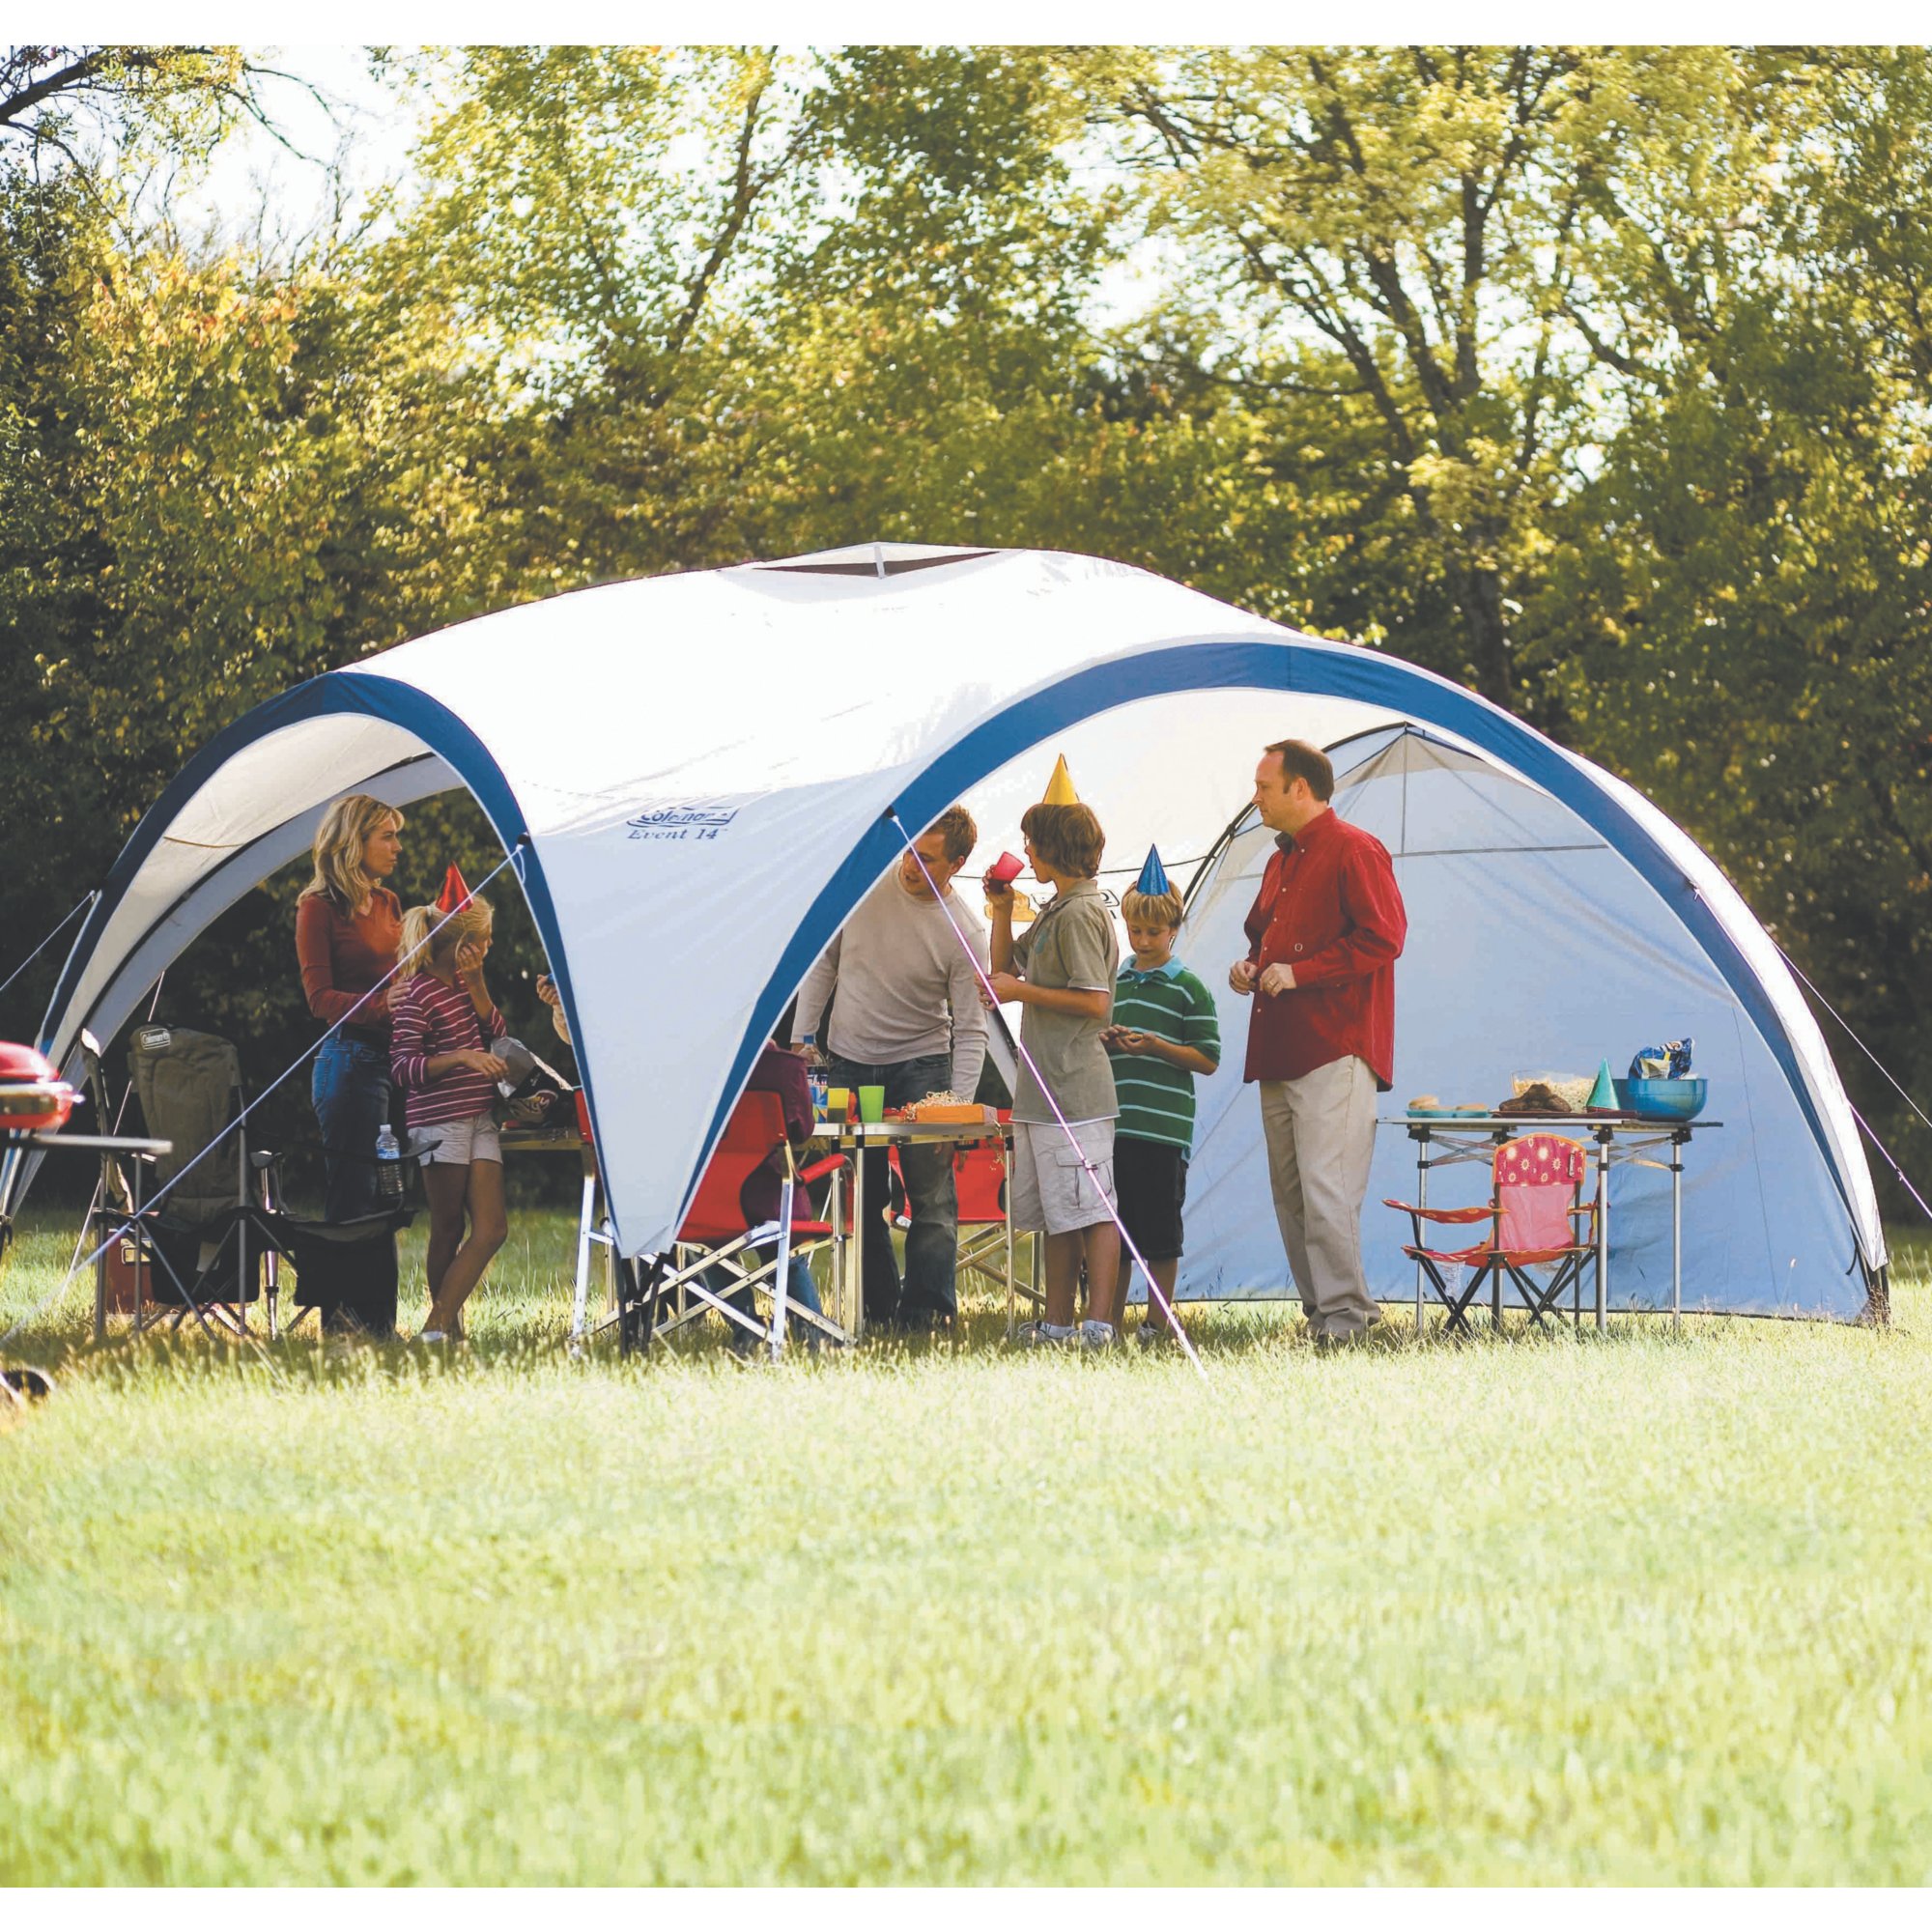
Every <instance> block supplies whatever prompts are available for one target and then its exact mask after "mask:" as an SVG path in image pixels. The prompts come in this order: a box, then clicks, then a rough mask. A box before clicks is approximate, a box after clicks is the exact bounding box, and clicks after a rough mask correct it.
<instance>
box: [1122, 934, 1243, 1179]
mask: <svg viewBox="0 0 1932 1932" xmlns="http://www.w3.org/2000/svg"><path fill="white" fill-rule="evenodd" d="M1113 1024H1114V1025H1115V1026H1118V1027H1131V1028H1133V1029H1134V1031H1135V1032H1137V1033H1151V1034H1157V1035H1158V1036H1159V1037H1161V1038H1162V1039H1169V1040H1173V1041H1174V1042H1175V1044H1176V1045H1178V1046H1196V1047H1199V1048H1200V1049H1201V1051H1202V1052H1203V1053H1205V1054H1207V1055H1208V1058H1209V1059H1210V1060H1216V1061H1218V1060H1219V1059H1220V1058H1221V1022H1220V1020H1219V1018H1218V1017H1217V1015H1216V1014H1215V1011H1214V996H1213V994H1212V993H1210V992H1209V991H1208V988H1207V987H1206V986H1204V985H1203V984H1202V983H1201V981H1200V980H1198V979H1196V978H1195V976H1194V975H1193V974H1192V973H1190V972H1189V971H1188V970H1187V968H1186V967H1185V966H1183V965H1182V964H1181V963H1180V961H1179V959H1170V960H1169V961H1168V962H1167V963H1166V965H1164V966H1158V967H1156V968H1155V969H1154V970H1153V971H1152V972H1151V973H1143V972H1142V971H1141V970H1140V969H1139V968H1138V967H1137V966H1135V965H1134V963H1133V962H1132V960H1131V959H1130V960H1128V961H1127V963H1126V964H1125V965H1123V966H1122V968H1121V977H1120V978H1119V980H1116V981H1115V983H1114V1019H1113ZM1107 1058H1108V1060H1109V1061H1110V1062H1111V1063H1112V1065H1113V1068H1114V1090H1115V1092H1116V1093H1117V1094H1119V1095H1120V1098H1121V1118H1120V1119H1119V1121H1117V1122H1115V1125H1114V1131H1115V1132H1116V1133H1117V1134H1126V1135H1130V1136H1131V1137H1132V1138H1133V1139H1135V1140H1141V1141H1164V1142H1166V1143H1167V1144H1168V1145H1169V1146H1170V1147H1178V1148H1188V1149H1191V1148H1192V1147H1193V1145H1194V1076H1193V1074H1191V1073H1190V1072H1188V1071H1187V1069H1186V1068H1185V1067H1184V1066H1172V1065H1169V1064H1168V1063H1167V1062H1166V1061H1164V1060H1159V1059H1156V1058H1155V1057H1154V1056H1153V1055H1152V1054H1151V1053H1110V1054H1109V1055H1108V1056H1107Z"/></svg>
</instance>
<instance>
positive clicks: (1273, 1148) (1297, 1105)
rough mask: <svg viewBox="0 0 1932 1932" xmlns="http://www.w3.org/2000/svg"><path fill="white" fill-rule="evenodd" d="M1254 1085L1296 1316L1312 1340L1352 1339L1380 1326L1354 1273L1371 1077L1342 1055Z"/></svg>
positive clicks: (1371, 1111)
mask: <svg viewBox="0 0 1932 1932" xmlns="http://www.w3.org/2000/svg"><path fill="white" fill-rule="evenodd" d="M1258 1085H1259V1086H1260V1088H1261V1101H1262V1128H1263V1131H1264V1133H1265V1134H1266V1136H1267V1154H1268V1184H1269V1186H1270V1187H1271V1188H1272V1189H1273V1191H1274V1212H1275V1219H1276V1220H1277V1221H1278V1222H1279V1223H1280V1224H1281V1244H1282V1246H1283V1247H1284V1248H1285V1249H1287V1251H1288V1266H1289V1272H1290V1273H1291V1274H1293V1277H1294V1286H1295V1290H1296V1292H1297V1293H1299V1294H1300V1296H1301V1307H1302V1312H1303V1313H1304V1314H1305V1315H1306V1316H1307V1317H1308V1325H1309V1326H1310V1327H1311V1328H1313V1329H1314V1330H1315V1331H1316V1332H1317V1333H1318V1334H1325V1335H1330V1336H1336V1337H1342V1336H1349V1335H1358V1334H1360V1333H1361V1331H1362V1330H1363V1329H1364V1328H1366V1327H1367V1326H1368V1325H1369V1324H1370V1322H1372V1321H1378V1320H1379V1319H1380V1317H1379V1314H1378V1310H1377V1308H1376V1304H1375V1302H1374V1300H1373V1299H1372V1298H1371V1296H1370V1294H1369V1289H1368V1283H1367V1281H1366V1280H1365V1279H1364V1278H1363V1274H1362V1197H1363V1196H1364V1195H1365V1194H1367V1193H1368V1191H1369V1162H1370V1159H1371V1157H1372V1156H1373V1154H1374V1152H1375V1146H1376V1076H1375V1075H1374V1074H1373V1073H1371V1072H1370V1071H1369V1064H1368V1062H1367V1061H1365V1060H1361V1059H1359V1058H1354V1057H1351V1058H1350V1059H1347V1060H1331V1061H1330V1062H1329V1063H1328V1065H1326V1066H1318V1067H1317V1068H1316V1069H1315V1070H1314V1072H1312V1073H1304V1074H1303V1075H1302V1076H1301V1078H1300V1079H1299V1080H1263V1081H1261V1082H1259V1083H1258Z"/></svg>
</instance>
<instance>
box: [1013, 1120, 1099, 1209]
mask: <svg viewBox="0 0 1932 1932" xmlns="http://www.w3.org/2000/svg"><path fill="white" fill-rule="evenodd" d="M1067 1125H1068V1126H1070V1127H1071V1128H1072V1129H1073V1133H1074V1137H1075V1139H1077V1140H1078V1141H1079V1143H1080V1146H1079V1150H1078V1151H1075V1150H1074V1148H1073V1147H1072V1146H1071V1145H1070V1144H1069V1142H1068V1141H1067V1138H1066V1131H1065V1128H1064V1127H1062V1126H1061V1124H1060V1122H1058V1121H1049V1122H1046V1123H1045V1124H1044V1125H1042V1124H1041V1123H1040V1122H1037V1121H1015V1122H1013V1174H1012V1186H1011V1189H1010V1191H1009V1205H1010V1208H1011V1212H1012V1217H1013V1226H1014V1227H1015V1228H1031V1229H1033V1230H1035V1231H1036V1232H1037V1231H1038V1230H1040V1229H1044V1230H1045V1231H1046V1233H1048V1234H1049V1235H1071V1234H1074V1233H1076V1232H1077V1231H1078V1230H1080V1229H1082V1228H1092V1227H1094V1226H1096V1225H1097V1224H1098V1223H1099V1222H1102V1221H1111V1220H1112V1219H1113V1218H1114V1123H1113V1122H1112V1121H1069V1122H1067ZM1082 1154H1084V1155H1085V1156H1086V1159H1085V1161H1084V1162H1083V1161H1082V1159H1081V1155H1082ZM1089 1167H1091V1168H1092V1169H1093V1170H1094V1171H1093V1173H1092V1174H1089V1173H1088V1171H1087V1170H1088V1168H1089ZM1096 1178H1097V1179H1098V1180H1099V1183H1100V1184H1099V1185H1098V1186H1097V1187H1096V1186H1095V1185H1094V1180H1095V1179H1096Z"/></svg>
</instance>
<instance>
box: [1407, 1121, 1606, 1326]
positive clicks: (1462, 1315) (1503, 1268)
mask: <svg viewBox="0 0 1932 1932" xmlns="http://www.w3.org/2000/svg"><path fill="white" fill-rule="evenodd" d="M1589 1179H1590V1155H1589V1151H1588V1150H1587V1149H1586V1148H1584V1147H1582V1146H1581V1145H1580V1144H1579V1143H1577V1142H1576V1141H1573V1140H1566V1139H1565V1138H1564V1137H1563V1136H1562V1135H1561V1134H1525V1135H1523V1136H1522V1137H1521V1138H1520V1140H1508V1141H1504V1142H1503V1143H1502V1145H1501V1146H1500V1147H1498V1148H1497V1149H1496V1151H1495V1156H1494V1158H1493V1160H1492V1163H1491V1180H1492V1189H1493V1192H1492V1197H1491V1199H1490V1202H1489V1204H1488V1205H1487V1206H1486V1207H1482V1208H1417V1207H1415V1206H1414V1205H1413V1204H1411V1203H1409V1202H1407V1201H1384V1202H1383V1203H1382V1206H1383V1207H1384V1208H1395V1209H1396V1210H1397V1212H1399V1213H1403V1214H1406V1215H1407V1216H1408V1217H1409V1224H1410V1227H1411V1229H1412V1231H1413V1234H1414V1242H1413V1245H1411V1246H1406V1247H1405V1248H1404V1249H1403V1253H1404V1254H1406V1255H1407V1256H1408V1257H1409V1259H1410V1260H1411V1261H1415V1262H1419V1263H1420V1264H1421V1265H1422V1270H1423V1273H1424V1274H1425V1275H1426V1276H1427V1277H1428V1279H1429V1283H1430V1286H1431V1287H1432V1288H1433V1289H1434V1290H1435V1295H1436V1298H1437V1300H1439V1301H1440V1302H1441V1303H1442V1305H1443V1307H1445V1308H1446V1309H1447V1310H1448V1311H1449V1323H1448V1332H1449V1333H1450V1334H1452V1335H1453V1334H1457V1333H1459V1332H1460V1333H1462V1334H1464V1335H1466V1334H1468V1333H1470V1332H1471V1331H1470V1328H1469V1318H1468V1309H1469V1304H1470V1303H1471V1302H1473V1301H1474V1300H1475V1298H1476V1296H1477V1295H1478V1294H1480V1293H1482V1291H1483V1288H1484V1286H1485V1284H1487V1285H1488V1286H1489V1289H1490V1293H1491V1320H1492V1321H1493V1322H1494V1323H1495V1325H1496V1326H1497V1327H1498V1328H1500V1327H1501V1326H1502V1319H1503V1285H1504V1283H1505V1281H1507V1282H1509V1283H1511V1284H1513V1285H1514V1286H1515V1288H1516V1290H1517V1292H1518V1293H1519V1294H1520V1295H1521V1296H1522V1301H1523V1306H1524V1307H1525V1308H1527V1309H1528V1310H1529V1315H1530V1320H1531V1321H1534V1322H1535V1323H1536V1324H1537V1326H1538V1327H1541V1326H1543V1325H1544V1322H1545V1321H1546V1319H1551V1318H1560V1313H1561V1311H1560V1310H1558V1309H1557V1306H1556V1303H1557V1301H1558V1300H1559V1299H1560V1297H1561V1296H1562V1294H1563V1293H1564V1291H1565V1290H1566V1289H1567V1290H1568V1291H1569V1292H1570V1294H1571V1303H1572V1313H1573V1315H1574V1317H1575V1319H1576V1320H1577V1321H1578V1322H1579V1323H1580V1321H1581V1320H1582V1313H1583V1300H1582V1285H1583V1271H1584V1269H1585V1267H1586V1266H1588V1265H1590V1264H1592V1263H1594V1261H1595V1258H1596V1253H1597V1243H1596V1233H1597V1204H1596V1201H1595V1199H1594V1197H1593V1198H1591V1199H1590V1200H1587V1201H1586V1200H1585V1199H1584V1198H1583V1189H1584V1187H1585V1186H1586V1184H1588V1182H1589ZM1579 1217H1580V1218H1581V1219H1582V1220H1583V1221H1584V1222H1585V1223H1586V1226H1585V1227H1584V1228H1583V1229H1581V1230H1580V1231H1579V1229H1578V1228H1577V1220H1578V1218H1579ZM1425 1221H1434V1222H1437V1223H1439V1224H1442V1225H1444V1226H1449V1227H1474V1226H1478V1225H1480V1224H1481V1223H1483V1222H1488V1223H1489V1227H1490V1232H1489V1238H1488V1239H1487V1240H1484V1241H1480V1242H1478V1243H1477V1244H1476V1245H1475V1246H1474V1247H1469V1248H1429V1247H1424V1246H1423V1244H1422V1242H1423V1233H1422V1224H1423V1222H1425ZM1450 1267H1454V1268H1455V1269H1457V1270H1458V1273H1457V1277H1456V1282H1455V1285H1454V1286H1452V1284H1451V1282H1450V1280H1449V1279H1448V1278H1447V1277H1446V1276H1445V1274H1444V1272H1443V1271H1444V1269H1445V1268H1450ZM1540 1267H1548V1269H1549V1270H1550V1272H1549V1276H1548V1280H1547V1281H1542V1282H1539V1281H1538V1280H1537V1279H1536V1278H1535V1276H1534V1275H1532V1274H1530V1273H1529V1272H1528V1270H1529V1269H1531V1268H1540Z"/></svg>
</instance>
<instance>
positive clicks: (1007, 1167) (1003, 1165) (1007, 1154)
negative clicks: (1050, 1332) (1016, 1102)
mask: <svg viewBox="0 0 1932 1932" xmlns="http://www.w3.org/2000/svg"><path fill="white" fill-rule="evenodd" d="M1000 1171H1001V1175H1002V1177H1003V1178H1004V1179H1005V1181H1006V1195H1007V1207H1006V1212H1005V1213H1004V1214H1003V1215H1002V1216H1001V1219H1002V1220H1004V1221H1005V1223H1006V1226H1007V1340H1008V1341H1009V1342H1010V1341H1011V1340H1012V1339H1013V1328H1014V1322H1013V1314H1014V1303H1015V1302H1016V1300H1017V1299H1018V1291H1017V1289H1016V1287H1015V1285H1014V1281H1013V1158H1012V1143H1011V1142H1010V1141H1009V1140H1007V1139H1005V1138H1002V1140H1001V1142H1000Z"/></svg>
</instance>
